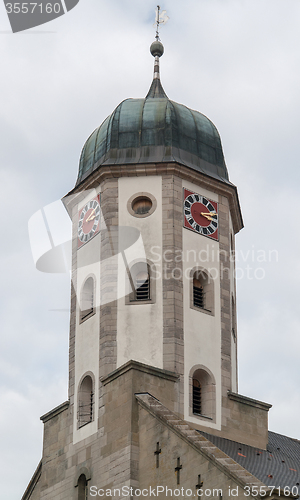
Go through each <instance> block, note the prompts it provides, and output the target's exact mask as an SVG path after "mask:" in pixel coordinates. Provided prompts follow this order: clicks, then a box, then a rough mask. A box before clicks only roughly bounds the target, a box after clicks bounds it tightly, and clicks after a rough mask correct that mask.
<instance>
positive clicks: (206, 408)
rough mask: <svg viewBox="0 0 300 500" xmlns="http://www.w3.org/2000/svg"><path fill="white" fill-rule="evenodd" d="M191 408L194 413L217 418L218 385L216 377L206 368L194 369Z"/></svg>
mask: <svg viewBox="0 0 300 500" xmlns="http://www.w3.org/2000/svg"><path fill="white" fill-rule="evenodd" d="M190 380H191V383H192V384H191V385H192V387H191V389H192V390H191V409H192V414H193V415H197V416H200V417H206V418H210V419H212V420H214V419H215V412H216V386H215V381H214V377H213V375H212V374H211V373H209V371H206V369H204V368H198V369H196V370H192V374H191V379H190Z"/></svg>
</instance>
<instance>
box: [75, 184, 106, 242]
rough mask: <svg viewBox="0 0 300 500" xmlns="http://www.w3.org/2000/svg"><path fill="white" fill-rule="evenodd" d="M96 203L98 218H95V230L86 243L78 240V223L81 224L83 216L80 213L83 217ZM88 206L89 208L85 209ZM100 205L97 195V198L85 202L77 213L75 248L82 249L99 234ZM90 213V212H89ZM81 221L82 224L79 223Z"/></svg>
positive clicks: (98, 195)
mask: <svg viewBox="0 0 300 500" xmlns="http://www.w3.org/2000/svg"><path fill="white" fill-rule="evenodd" d="M94 201H96V202H97V203H98V205H99V209H100V210H99V216H98V217H97V221H96V222H97V226H96V228H95V230H94V231H93V234H92V235H91V236H90V237H88V238H87V239H86V241H82V240H81V239H80V238H79V234H78V233H79V225H80V223H83V220H84V216H83V218H82V213H83V212H84V215H85V214H86V213H87V212H88V211H89V210H91V208H92V205H91V204H92V203H93V202H94ZM88 206H89V208H87V207H88ZM100 207H101V205H100V193H99V194H97V196H95V197H94V198H91V199H90V200H89V201H87V202H86V203H85V204H84V206H83V207H82V208H81V209H80V210H79V211H78V223H77V248H78V249H79V248H81V247H83V246H84V245H86V243H88V242H89V241H91V240H92V239H93V238H94V237H95V236H96V234H98V233H99V231H100V218H101V208H100ZM91 213H92V212H91ZM81 221H82V222H81ZM92 229H93V226H92ZM88 234H89V233H86V236H88Z"/></svg>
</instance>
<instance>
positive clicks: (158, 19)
mask: <svg viewBox="0 0 300 500" xmlns="http://www.w3.org/2000/svg"><path fill="white" fill-rule="evenodd" d="M168 19H169V18H168V16H167V13H166V11H165V10H163V11H162V12H160V6H159V5H158V6H157V9H156V11H155V23H154V25H153V26H154V27H155V28H156V35H155V41H154V42H153V43H152V44H151V47H150V52H151V54H152V55H153V57H154V74H153V81H152V84H151V87H150V89H149V92H148V94H147V96H146V99H148V98H149V97H158V98H163V97H167V95H166V93H165V91H164V89H163V86H162V84H161V82H160V73H159V58H160V57H161V56H162V55H163V53H164V46H163V44H162V43H161V41H160V39H159V26H160V25H161V24H166V22H167V21H168Z"/></svg>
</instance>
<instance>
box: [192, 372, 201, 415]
mask: <svg viewBox="0 0 300 500" xmlns="http://www.w3.org/2000/svg"><path fill="white" fill-rule="evenodd" d="M193 413H195V414H196V415H201V385H200V382H199V380H197V379H195V378H194V379H193Z"/></svg>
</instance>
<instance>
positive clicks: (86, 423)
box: [77, 420, 93, 429]
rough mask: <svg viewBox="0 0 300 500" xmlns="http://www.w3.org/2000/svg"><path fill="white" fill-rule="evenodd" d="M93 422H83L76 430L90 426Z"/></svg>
mask: <svg viewBox="0 0 300 500" xmlns="http://www.w3.org/2000/svg"><path fill="white" fill-rule="evenodd" d="M92 422H93V420H90V421H89V422H85V423H84V424H81V425H78V427H77V429H82V427H85V426H86V425H88V424H91V423H92Z"/></svg>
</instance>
